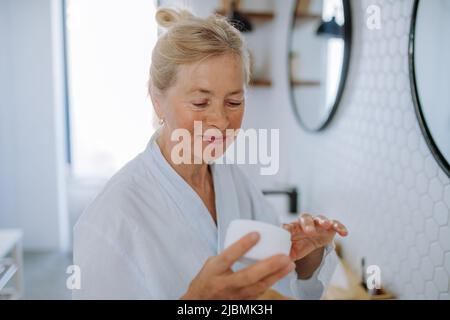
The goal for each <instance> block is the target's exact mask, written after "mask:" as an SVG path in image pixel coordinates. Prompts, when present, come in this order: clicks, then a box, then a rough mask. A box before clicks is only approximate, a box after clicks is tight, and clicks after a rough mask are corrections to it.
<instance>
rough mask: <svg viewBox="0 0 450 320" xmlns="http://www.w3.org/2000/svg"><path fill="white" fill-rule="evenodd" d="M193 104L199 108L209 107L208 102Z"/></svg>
mask: <svg viewBox="0 0 450 320" xmlns="http://www.w3.org/2000/svg"><path fill="white" fill-rule="evenodd" d="M192 104H193V105H194V106H195V107H197V108H204V107H206V106H207V105H208V103H207V102H193V103H192Z"/></svg>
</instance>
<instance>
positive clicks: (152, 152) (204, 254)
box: [73, 8, 347, 299]
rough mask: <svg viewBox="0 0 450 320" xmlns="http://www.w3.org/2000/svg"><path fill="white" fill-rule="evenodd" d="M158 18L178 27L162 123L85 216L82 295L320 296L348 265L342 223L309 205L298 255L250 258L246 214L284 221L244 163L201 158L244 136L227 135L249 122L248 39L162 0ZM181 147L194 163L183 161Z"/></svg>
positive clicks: (80, 228)
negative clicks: (342, 258) (229, 234)
mask: <svg viewBox="0 0 450 320" xmlns="http://www.w3.org/2000/svg"><path fill="white" fill-rule="evenodd" d="M156 19H157V21H158V23H159V25H160V26H162V27H163V28H165V29H167V30H166V32H165V33H164V34H163V35H162V36H161V37H160V38H159V40H158V42H157V44H156V46H155V48H154V50H153V54H152V64H151V70H150V81H149V93H150V96H151V99H152V103H153V106H154V109H155V112H156V114H157V116H158V118H159V119H160V125H161V126H160V128H159V130H158V131H157V132H156V133H155V134H154V135H153V137H152V138H151V140H150V142H149V143H148V146H147V148H146V149H145V150H144V151H143V152H142V153H141V154H139V155H138V156H137V157H136V158H135V159H133V160H132V161H131V162H129V163H128V164H127V165H126V166H125V167H124V168H122V169H121V170H120V171H119V172H118V173H117V174H116V175H115V176H114V177H113V178H112V179H111V180H110V181H109V182H108V183H107V185H106V186H105V188H104V189H103V191H102V192H101V193H100V194H99V195H98V196H97V198H96V199H95V200H94V201H93V202H92V203H91V204H90V205H89V206H88V208H87V209H86V210H85V212H84V213H83V215H82V216H81V218H80V219H79V221H78V223H77V225H76V227H75V236H74V263H75V264H76V265H78V266H79V267H80V268H81V288H80V289H78V290H74V292H73V297H74V298H81V299H93V298H106V299H108V298H112V299H180V298H182V299H255V298H258V297H260V296H261V295H262V294H263V293H265V292H266V291H267V290H269V289H272V290H276V291H277V292H279V293H281V294H283V295H284V296H287V297H292V298H299V299H318V298H320V297H321V296H322V294H323V292H324V289H325V288H326V286H327V283H328V282H329V280H330V278H331V275H332V272H333V270H334V267H335V265H336V256H335V253H334V250H333V238H334V237H335V235H336V233H337V234H339V235H341V236H345V235H346V234H347V231H346V229H345V227H344V226H343V225H342V224H341V223H339V222H338V221H335V220H328V219H327V218H325V217H323V216H318V217H313V216H311V215H308V214H303V215H302V216H301V218H300V219H299V221H298V222H295V223H293V224H290V225H284V228H285V229H287V230H288V231H290V232H291V240H292V247H291V253H290V256H283V255H278V256H273V257H271V258H268V259H266V260H263V261H259V262H256V263H254V264H251V265H244V264H241V263H240V262H239V259H240V258H241V257H242V256H243V255H244V254H245V253H246V252H247V251H248V250H249V249H251V247H252V246H254V245H255V244H256V243H257V242H258V237H259V235H258V234H257V233H251V234H248V235H246V236H244V237H243V238H242V239H240V240H239V241H237V242H236V243H235V244H233V245H231V246H230V247H228V248H227V249H225V250H224V249H223V242H224V233H225V231H226V229H227V227H228V225H229V223H230V222H231V221H232V220H234V219H253V220H260V221H265V222H268V223H271V224H276V225H279V222H278V221H277V216H276V214H275V213H274V212H272V211H271V210H270V206H269V205H268V204H267V202H266V200H265V199H264V197H263V195H262V194H261V192H260V191H259V190H258V189H257V188H256V187H255V186H254V185H253V184H252V183H251V181H250V180H249V179H248V178H247V177H246V176H245V175H244V174H243V172H241V171H240V169H239V168H238V167H237V166H235V165H230V164H218V163H214V162H212V161H210V160H211V159H209V160H208V161H206V160H205V159H203V158H202V157H201V154H203V152H204V151H205V150H206V149H207V148H211V146H213V149H214V151H213V152H210V154H211V157H212V160H214V159H217V158H218V157H220V156H221V155H222V154H223V153H224V152H225V150H226V148H227V147H228V146H229V145H230V144H231V143H232V142H233V140H234V136H233V135H228V134H227V135H225V132H228V131H229V130H231V129H233V130H238V129H239V128H240V126H241V122H242V118H243V115H244V105H245V90H246V86H247V84H248V82H249V78H250V74H249V73H250V72H249V54H248V51H247V49H246V47H245V44H244V41H243V39H242V36H241V35H240V34H239V32H238V31H237V30H236V29H235V28H234V27H233V26H232V25H230V24H229V23H228V22H227V21H226V20H225V19H223V18H220V17H217V16H211V17H209V18H207V19H202V18H198V17H195V16H193V15H192V14H191V13H189V12H188V11H184V10H174V9H167V8H161V9H159V10H158V11H157V14H156ZM195 124H201V128H202V131H201V132H200V134H199V133H198V131H197V130H194V129H195V128H194V127H195ZM177 130H183V132H188V133H190V135H191V138H192V139H191V140H190V144H189V145H188V148H184V149H183V150H182V152H181V153H178V152H173V151H174V148H175V146H176V144H177V143H178V141H174V139H172V134H173V133H174V132H176V131H177ZM207 132H216V133H214V134H211V133H207ZM194 144H197V145H200V146H201V148H200V149H201V150H198V149H199V148H198V147H197V148H196V147H195V146H194ZM191 147H192V148H191ZM194 150H197V151H200V152H194ZM200 153H201V154H200ZM178 154H182V157H183V158H184V159H185V160H186V159H188V160H191V161H181V162H180V161H178V160H179V159H175V158H177V155H178Z"/></svg>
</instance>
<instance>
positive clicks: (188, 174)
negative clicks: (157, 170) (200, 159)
mask: <svg viewBox="0 0 450 320" xmlns="http://www.w3.org/2000/svg"><path fill="white" fill-rule="evenodd" d="M156 143H157V144H158V146H159V148H160V150H161V153H162V155H163V156H164V158H165V159H166V161H167V162H168V163H169V164H170V166H171V167H172V168H173V169H174V170H175V171H176V172H177V173H178V174H179V175H180V176H181V177H182V178H183V179H184V180H185V181H186V182H187V183H188V184H189V185H191V186H192V187H193V188H195V189H197V188H200V189H203V188H204V187H205V186H206V185H207V184H208V183H209V181H210V178H211V174H210V172H209V169H208V165H207V164H206V163H202V164H184V163H182V164H175V163H174V162H173V161H172V158H171V153H172V148H173V145H172V143H171V142H170V141H168V140H167V139H166V138H165V137H164V136H163V135H162V134H161V135H159V136H158V137H157V138H156Z"/></svg>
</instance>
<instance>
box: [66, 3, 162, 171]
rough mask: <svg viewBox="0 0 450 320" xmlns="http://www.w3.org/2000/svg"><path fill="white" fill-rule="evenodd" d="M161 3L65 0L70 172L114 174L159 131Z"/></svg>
mask: <svg viewBox="0 0 450 320" xmlns="http://www.w3.org/2000/svg"><path fill="white" fill-rule="evenodd" d="M155 2H156V1H154V0H133V1H126V0H95V1H92V0H66V21H67V23H66V28H67V29H66V36H67V37H66V46H67V71H68V92H69V97H70V99H69V101H70V103H69V105H70V108H69V119H70V120H69V121H70V131H71V132H70V137H71V139H70V145H71V150H70V151H71V165H72V166H71V169H72V173H73V175H74V176H75V177H78V178H85V177H86V178H92V177H101V178H103V177H109V176H111V175H112V174H113V173H114V172H116V171H117V170H118V169H119V168H120V167H121V166H123V165H124V164H125V163H126V162H127V161H129V160H131V159H132V158H133V157H134V156H136V155H137V154H138V153H139V152H141V151H142V150H143V149H144V148H145V146H146V144H147V142H148V140H149V138H150V136H151V135H152V134H153V130H154V129H153V126H152V123H153V108H152V105H151V102H150V99H149V98H148V96H147V81H148V75H149V67H150V58H151V50H152V48H153V46H154V45H155V43H156V40H157V25H156V22H155V19H154V16H155V11H156V3H155Z"/></svg>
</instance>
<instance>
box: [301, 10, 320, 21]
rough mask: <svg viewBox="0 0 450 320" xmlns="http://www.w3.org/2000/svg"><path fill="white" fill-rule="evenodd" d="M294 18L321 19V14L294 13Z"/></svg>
mask: <svg viewBox="0 0 450 320" xmlns="http://www.w3.org/2000/svg"><path fill="white" fill-rule="evenodd" d="M295 18H296V19H303V20H321V19H322V16H321V15H320V14H312V13H303V12H300V13H296V14H295Z"/></svg>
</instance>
